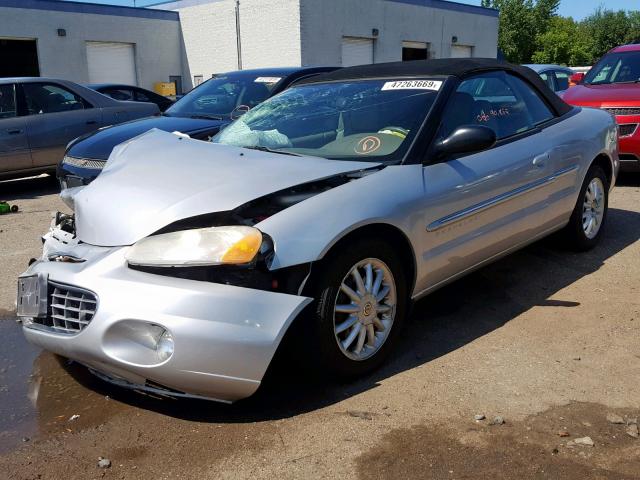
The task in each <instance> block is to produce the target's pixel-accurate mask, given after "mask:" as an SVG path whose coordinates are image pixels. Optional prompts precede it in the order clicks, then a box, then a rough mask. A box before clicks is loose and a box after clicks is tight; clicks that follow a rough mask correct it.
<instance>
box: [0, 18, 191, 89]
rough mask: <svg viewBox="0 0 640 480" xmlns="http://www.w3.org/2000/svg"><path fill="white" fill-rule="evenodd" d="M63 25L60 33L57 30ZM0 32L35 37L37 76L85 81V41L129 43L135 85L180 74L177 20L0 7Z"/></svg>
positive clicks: (11, 36)
mask: <svg viewBox="0 0 640 480" xmlns="http://www.w3.org/2000/svg"><path fill="white" fill-rule="evenodd" d="M59 28H64V29H65V30H66V31H67V36H66V37H59V36H58V35H57V30H58V29H59ZM0 36H1V37H4V38H35V39H37V45H38V60H39V63H40V75H41V76H43V77H45V76H46V77H56V78H63V79H67V80H72V81H74V82H78V83H86V82H88V80H89V72H88V67H87V52H86V41H105V42H125V43H133V44H135V57H136V70H137V77H138V85H139V86H141V87H143V88H149V89H152V88H153V84H154V83H155V82H168V81H169V75H182V62H181V52H180V23H179V22H178V21H176V20H160V19H147V18H135V17H125V16H111V15H101V14H89V13H75V12H58V11H50V10H32V9H22V8H9V7H0Z"/></svg>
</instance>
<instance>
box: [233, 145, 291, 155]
mask: <svg viewBox="0 0 640 480" xmlns="http://www.w3.org/2000/svg"><path fill="white" fill-rule="evenodd" d="M242 148H248V149H249V150H258V151H259V152H269V153H279V154H280V155H292V156H294V157H302V155H301V154H299V153H294V152H287V151H285V150H274V149H272V148H269V147H264V146H262V145H253V146H250V147H242Z"/></svg>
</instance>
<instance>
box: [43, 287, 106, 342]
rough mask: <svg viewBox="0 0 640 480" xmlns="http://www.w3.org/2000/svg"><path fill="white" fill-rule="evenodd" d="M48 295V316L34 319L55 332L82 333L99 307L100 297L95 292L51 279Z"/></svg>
mask: <svg viewBox="0 0 640 480" xmlns="http://www.w3.org/2000/svg"><path fill="white" fill-rule="evenodd" d="M48 297H49V307H48V310H47V317H46V318H34V319H33V321H34V323H36V324H39V325H41V326H43V327H46V328H47V330H50V331H52V332H55V333H64V334H67V335H74V334H76V333H80V332H81V331H82V330H83V329H84V328H85V327H86V326H87V325H89V322H91V320H92V319H93V316H94V315H95V313H96V309H97V308H98V297H97V296H96V295H95V294H94V293H92V292H90V291H88V290H83V289H81V288H77V287H71V286H69V285H63V284H60V283H56V282H52V281H49V287H48Z"/></svg>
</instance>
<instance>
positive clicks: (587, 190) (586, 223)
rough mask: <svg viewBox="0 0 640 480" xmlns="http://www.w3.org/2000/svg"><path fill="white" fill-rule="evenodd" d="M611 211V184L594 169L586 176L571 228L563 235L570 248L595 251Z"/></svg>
mask: <svg viewBox="0 0 640 480" xmlns="http://www.w3.org/2000/svg"><path fill="white" fill-rule="evenodd" d="M608 209H609V182H608V180H607V175H606V174H605V173H604V170H603V169H602V168H601V167H600V166H598V165H592V166H591V167H590V168H589V171H588V172H587V175H586V176H585V179H584V182H583V183H582V188H581V189H580V194H579V195H578V201H577V202H576V206H575V208H574V209H573V213H572V214H571V219H570V220H569V224H568V225H567V226H566V227H565V228H564V230H563V231H562V234H563V237H564V241H565V243H566V245H567V247H569V248H571V249H572V250H576V251H586V250H591V249H592V248H593V247H595V246H596V245H597V244H598V242H599V241H600V238H601V237H602V232H603V231H604V227H605V224H606V220H607V212H608Z"/></svg>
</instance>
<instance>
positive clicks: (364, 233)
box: [317, 222, 417, 296]
mask: <svg viewBox="0 0 640 480" xmlns="http://www.w3.org/2000/svg"><path fill="white" fill-rule="evenodd" d="M372 237H373V238H382V239H384V240H385V241H387V242H388V243H389V244H390V245H392V246H393V247H394V250H396V251H397V253H398V255H399V256H400V260H401V262H402V264H403V265H406V266H407V269H406V270H405V271H404V273H405V278H406V281H407V291H408V293H409V295H410V296H411V295H412V294H413V290H414V288H415V283H416V273H417V261H416V255H415V251H414V248H413V245H412V244H411V241H410V240H409V238H408V237H407V235H406V234H405V233H404V232H403V231H402V230H401V229H400V228H398V227H396V226H395V225H392V224H390V223H382V222H376V223H367V224H364V225H360V226H358V227H357V228H355V229H353V230H350V231H347V232H343V234H342V235H340V236H338V237H337V238H336V239H335V240H334V241H333V242H332V244H331V245H330V246H329V247H328V248H327V249H325V251H324V252H323V253H322V255H321V256H320V258H318V260H317V263H323V262H325V261H327V258H329V257H330V256H331V254H332V252H335V251H336V250H337V249H339V248H341V247H342V246H344V245H347V244H349V243H351V242H354V241H356V240H358V239H360V238H372Z"/></svg>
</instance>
